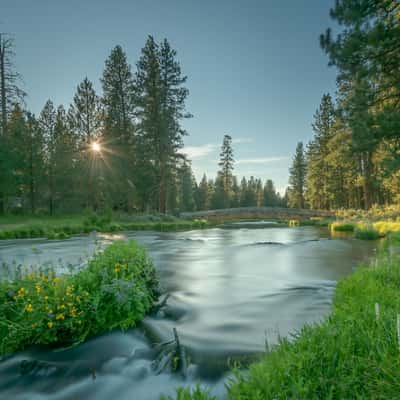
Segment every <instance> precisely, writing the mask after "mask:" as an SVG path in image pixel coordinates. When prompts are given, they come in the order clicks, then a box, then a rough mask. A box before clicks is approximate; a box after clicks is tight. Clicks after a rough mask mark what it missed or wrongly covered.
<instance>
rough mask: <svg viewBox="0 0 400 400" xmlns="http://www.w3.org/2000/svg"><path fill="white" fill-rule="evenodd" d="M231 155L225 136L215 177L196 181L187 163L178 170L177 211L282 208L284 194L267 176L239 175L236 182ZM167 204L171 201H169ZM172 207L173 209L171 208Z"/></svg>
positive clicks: (230, 144) (231, 151)
mask: <svg viewBox="0 0 400 400" xmlns="http://www.w3.org/2000/svg"><path fill="white" fill-rule="evenodd" d="M234 163H235V161H234V157H233V148H232V138H231V136H229V135H225V136H224V139H223V143H222V147H221V153H220V161H219V164H218V165H219V171H218V173H217V176H216V178H215V179H209V180H208V179H207V176H206V175H203V177H202V179H201V180H200V182H199V183H198V184H197V183H196V180H195V178H194V176H193V173H192V170H191V167H190V164H188V163H187V164H186V165H185V167H184V169H183V170H182V173H183V175H182V177H181V179H180V180H179V181H180V182H181V187H180V190H179V192H180V201H179V207H178V208H179V209H180V211H195V210H201V211H203V210H216V209H223V208H235V207H264V206H265V207H286V205H287V196H286V195H285V196H283V197H282V196H281V195H280V194H279V192H277V191H276V189H275V186H274V183H273V181H272V180H271V179H267V180H266V181H265V183H264V184H263V182H262V180H261V179H257V178H254V177H253V176H251V177H250V179H246V178H245V177H243V178H242V179H241V180H240V182H239V180H238V178H237V177H236V176H235V175H234V174H233V171H234ZM170 204H171V203H170ZM172 209H173V208H172Z"/></svg>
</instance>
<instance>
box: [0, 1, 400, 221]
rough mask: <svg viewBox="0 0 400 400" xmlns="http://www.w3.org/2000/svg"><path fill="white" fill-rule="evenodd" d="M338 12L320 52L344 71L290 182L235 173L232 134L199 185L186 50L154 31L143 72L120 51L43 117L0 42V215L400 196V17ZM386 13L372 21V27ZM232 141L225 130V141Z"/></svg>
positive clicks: (360, 203) (392, 10)
mask: <svg viewBox="0 0 400 400" xmlns="http://www.w3.org/2000/svg"><path fill="white" fill-rule="evenodd" d="M366 4H368V5H365V4H364V3H362V4H360V5H358V6H356V5H355V6H354V7H350V8H349V9H347V8H346V7H342V6H340V5H338V6H337V7H336V8H333V9H332V11H331V16H332V18H333V19H334V20H336V22H337V23H338V24H339V25H340V24H345V25H346V26H347V27H348V28H347V29H346V30H344V31H343V33H342V34H340V35H339V36H337V37H336V38H335V37H333V35H332V33H331V31H330V30H329V29H328V30H327V31H326V32H325V33H324V34H322V35H321V37H320V45H321V47H322V49H323V50H324V51H325V52H326V54H327V55H328V57H329V63H330V65H332V66H334V67H335V68H336V69H337V71H338V75H337V93H336V94H335V97H334V98H333V97H332V96H331V95H330V94H324V95H323V96H322V99H321V104H320V106H319V108H318V109H317V110H316V112H315V114H314V122H313V124H312V129H313V132H314V137H313V139H312V140H311V141H310V142H309V143H308V144H307V145H306V146H304V145H303V143H302V142H299V143H298V145H297V148H296V152H295V155H294V157H293V163H292V166H291V168H290V171H289V175H290V176H289V182H288V183H289V184H288V187H287V190H286V193H285V194H284V195H281V194H279V193H278V192H277V191H276V189H275V187H274V183H273V181H272V180H271V179H266V180H265V182H264V183H263V182H262V180H261V179H259V178H255V177H253V176H252V177H250V178H247V179H246V177H243V178H242V179H241V180H240V178H238V177H237V176H236V175H235V174H234V153H233V148H232V137H231V136H230V135H225V136H224V137H223V142H222V146H221V153H220V162H219V164H218V166H219V171H218V173H217V176H216V177H215V178H213V179H211V178H210V177H206V176H205V175H204V176H203V178H202V179H201V180H200V182H196V179H195V178H194V175H193V172H192V169H191V161H190V160H189V159H188V158H187V157H186V156H185V154H184V148H183V146H184V142H183V141H184V137H185V136H186V135H188V132H187V131H186V130H185V129H184V128H183V122H184V120H185V119H187V118H191V117H192V115H191V113H190V112H188V111H187V110H186V104H185V103H186V100H187V97H188V95H189V91H188V89H187V87H186V86H185V83H186V81H187V77H186V76H185V75H184V74H183V73H182V71H181V66H180V63H179V61H178V59H177V52H176V51H175V50H174V49H173V48H172V47H171V45H170V43H169V42H168V40H167V39H164V40H163V41H162V42H161V43H157V42H156V41H155V40H154V38H153V37H152V36H149V37H148V39H147V41H146V44H145V46H144V47H143V49H142V51H141V55H140V58H139V60H138V61H137V63H136V66H135V70H133V69H132V67H131V65H130V64H129V63H128V61H127V54H126V53H125V52H124V50H123V49H122V47H121V46H116V47H115V48H114V49H112V51H111V53H110V55H109V57H108V58H107V60H106V61H105V66H104V71H103V75H102V77H101V78H100V82H101V87H102V93H101V95H99V94H97V93H96V92H95V90H94V85H93V83H92V82H91V81H90V80H89V79H88V78H84V79H83V80H82V82H81V83H79V85H78V86H77V88H76V93H75V95H74V97H73V99H72V102H71V104H70V105H69V106H68V108H66V107H65V106H64V105H58V106H57V105H54V104H53V102H52V101H51V100H48V101H47V102H46V104H45V105H44V106H43V109H42V111H41V112H40V115H38V116H35V115H33V114H32V113H31V112H29V110H27V109H26V107H25V102H24V99H25V97H26V95H27V94H26V93H25V92H24V91H23V90H22V89H21V85H20V83H21V79H20V78H21V77H20V76H19V74H18V72H17V71H16V70H15V68H14V63H13V58H14V51H15V44H14V41H13V40H12V38H11V37H9V36H4V35H3V36H2V37H1V38H0V43H1V45H0V67H1V68H0V78H1V85H0V92H1V96H0V98H1V101H0V103H1V136H0V138H1V146H0V177H1V179H0V212H1V213H6V212H16V213H18V212H19V213H24V212H28V213H32V214H35V213H47V214H50V215H53V214H54V213H65V212H74V211H78V210H82V209H85V208H89V209H93V210H98V209H113V210H123V211H126V212H132V211H146V212H154V211H157V212H160V213H166V212H169V213H172V214H179V212H180V211H194V210H208V209H220V208H234V207H247V206H259V207H260V206H289V207H294V208H311V209H324V210H337V209H342V208H352V209H359V208H364V209H369V208H370V207H371V206H372V205H388V204H396V203H397V202H398V201H399V199H400V197H399V196H400V135H399V129H400V117H399V115H400V110H399V108H400V74H399V72H398V68H399V67H398V66H399V62H400V52H399V47H400V46H399V27H398V19H399V11H398V4H397V3H396V2H393V1H386V2H379V4H380V5H379V6H372V5H369V2H366ZM372 18H376V19H377V20H376V23H375V24H374V25H371V24H370V21H371V19H372ZM221 136H222V135H221Z"/></svg>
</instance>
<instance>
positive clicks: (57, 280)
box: [53, 276, 61, 283]
mask: <svg viewBox="0 0 400 400" xmlns="http://www.w3.org/2000/svg"><path fill="white" fill-rule="evenodd" d="M60 281H61V278H60V277H59V276H56V277H55V278H53V283H58V282H60Z"/></svg>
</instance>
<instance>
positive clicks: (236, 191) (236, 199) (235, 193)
mask: <svg viewBox="0 0 400 400" xmlns="http://www.w3.org/2000/svg"><path fill="white" fill-rule="evenodd" d="M230 207H231V208H237V207H240V187H239V185H238V181H237V177H236V176H233V178H232V197H231V203H230Z"/></svg>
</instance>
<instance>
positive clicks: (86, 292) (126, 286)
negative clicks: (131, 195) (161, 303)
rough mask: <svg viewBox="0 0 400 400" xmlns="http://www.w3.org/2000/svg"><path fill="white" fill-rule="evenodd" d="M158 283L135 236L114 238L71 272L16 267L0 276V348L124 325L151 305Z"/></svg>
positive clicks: (67, 340)
mask: <svg viewBox="0 0 400 400" xmlns="http://www.w3.org/2000/svg"><path fill="white" fill-rule="evenodd" d="M157 288H158V287H157V280H156V277H155V271H154V269H153V265H152V262H151V260H150V259H149V258H148V257H147V255H146V252H145V250H144V249H143V248H141V247H139V246H138V245H137V244H136V243H135V242H128V243H123V242H115V243H114V244H112V245H110V246H109V247H107V248H106V249H105V250H104V252H103V253H98V254H97V255H95V256H94V258H93V259H91V260H90V261H89V264H88V266H87V268H85V269H83V270H80V271H77V272H76V273H72V272H71V273H68V274H62V275H56V273H55V271H54V269H51V268H47V267H46V268H43V269H42V270H40V271H35V272H29V273H24V272H21V271H17V274H16V276H12V277H11V275H10V277H6V278H5V279H3V280H2V281H0V315H1V318H0V354H7V353H11V352H15V351H18V350H21V349H23V348H25V347H26V346H30V345H53V346H68V345H71V344H75V343H79V342H82V341H84V340H85V339H86V338H88V337H90V336H93V335H96V334H99V333H101V332H104V331H108V330H111V329H113V328H121V329H127V328H128V327H131V326H134V325H135V324H136V323H137V322H138V321H140V320H141V319H142V318H143V317H144V315H145V313H146V312H147V311H149V309H150V308H151V307H152V305H153V302H154V300H155V299H156V297H157Z"/></svg>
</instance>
